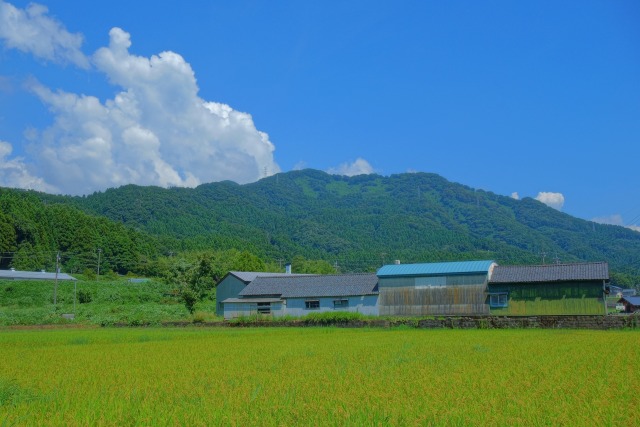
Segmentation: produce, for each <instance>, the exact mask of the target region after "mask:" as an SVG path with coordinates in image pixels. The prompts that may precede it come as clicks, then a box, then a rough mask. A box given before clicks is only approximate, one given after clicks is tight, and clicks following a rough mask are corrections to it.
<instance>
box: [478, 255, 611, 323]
mask: <svg viewBox="0 0 640 427" xmlns="http://www.w3.org/2000/svg"><path fill="white" fill-rule="evenodd" d="M608 283H609V266H608V264H607V263H606V262H588V263H569V264H548V265H518V266H496V267H495V268H494V270H493V274H492V275H491V278H490V280H489V289H488V295H487V304H488V306H489V307H490V312H491V314H493V315H501V316H502V315H505V316H506V315H509V316H529V315H545V314H546V315H553V314H604V313H605V305H604V303H605V290H606V286H607V284H608Z"/></svg>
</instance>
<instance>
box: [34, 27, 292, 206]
mask: <svg viewBox="0 0 640 427" xmlns="http://www.w3.org/2000/svg"><path fill="white" fill-rule="evenodd" d="M109 35H110V43H109V46H108V47H103V48H100V49H98V50H97V51H96V52H95V54H94V55H93V56H92V58H91V59H92V63H93V64H94V66H95V68H96V69H97V70H98V71H100V72H103V73H104V74H105V76H106V77H107V78H108V80H109V81H110V82H111V83H112V84H113V85H114V86H116V87H117V88H118V91H117V93H115V95H114V97H113V98H112V99H108V100H106V101H105V102H101V101H100V100H99V99H98V98H97V97H94V96H90V95H79V94H73V93H68V92H65V91H61V90H59V91H52V90H51V89H49V88H47V87H45V86H43V85H42V84H40V83H38V82H35V81H34V82H31V85H30V88H31V90H32V92H33V93H35V94H36V95H37V96H38V97H39V98H40V99H41V100H42V101H43V102H44V103H45V104H46V105H47V106H48V107H49V109H50V111H51V112H52V113H53V115H54V118H55V120H54V123H53V125H52V126H50V127H49V128H47V129H44V130H43V131H41V132H40V134H39V138H36V139H35V142H33V143H32V145H31V147H30V148H31V152H33V153H37V155H36V157H35V158H34V162H35V164H36V166H37V170H39V171H40V174H41V176H42V178H43V179H44V180H45V181H46V182H48V183H50V184H51V185H53V186H55V187H57V188H59V189H60V190H61V191H62V192H65V193H70V194H86V193H90V192H93V191H96V190H103V189H105V188H108V187H114V186H120V185H124V184H128V183H135V184H140V185H159V186H163V187H167V186H196V185H198V184H200V183H204V182H212V181H221V180H227V179H228V180H233V181H236V182H239V183H246V182H253V181H256V180H258V179H260V178H262V177H264V176H266V175H272V174H274V173H277V172H279V171H280V168H279V166H278V165H277V164H276V163H275V161H274V158H273V152H274V150H275V147H274V145H273V144H272V143H271V142H270V141H269V136H268V135H267V134H266V133H264V132H261V131H259V130H257V129H256V127H255V125H254V123H253V119H252V117H251V115H249V114H247V113H243V112H239V111H236V110H234V109H233V108H231V107H229V106H228V105H225V104H220V103H217V102H209V101H206V100H204V99H202V98H200V97H199V96H198V90H199V89H198V85H197V83H196V78H195V73H194V72H193V70H192V68H191V66H190V65H189V64H188V63H187V62H186V61H185V60H184V59H183V58H182V56H180V55H179V54H177V53H174V52H162V53H160V54H159V55H153V56H151V57H150V58H147V57H142V56H136V55H133V54H131V53H130V52H129V48H130V47H131V39H130V35H129V34H128V33H127V32H125V31H123V30H121V29H119V28H113V29H112V30H111V31H110V33H109Z"/></svg>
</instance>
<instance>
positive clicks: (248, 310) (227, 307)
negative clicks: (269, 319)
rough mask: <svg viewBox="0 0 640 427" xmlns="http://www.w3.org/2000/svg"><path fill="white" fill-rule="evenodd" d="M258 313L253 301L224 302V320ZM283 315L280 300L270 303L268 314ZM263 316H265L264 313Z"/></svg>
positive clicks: (256, 305)
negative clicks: (269, 312)
mask: <svg viewBox="0 0 640 427" xmlns="http://www.w3.org/2000/svg"><path fill="white" fill-rule="evenodd" d="M256 314H258V304H257V303H255V302H253V303H251V302H249V303H237V302H227V303H225V304H224V313H223V315H224V318H225V320H229V319H235V318H237V317H242V316H255V315H256ZM282 315H283V309H282V302H272V303H271V314H270V316H273V317H279V316H282ZM265 316H267V315H266V314H265Z"/></svg>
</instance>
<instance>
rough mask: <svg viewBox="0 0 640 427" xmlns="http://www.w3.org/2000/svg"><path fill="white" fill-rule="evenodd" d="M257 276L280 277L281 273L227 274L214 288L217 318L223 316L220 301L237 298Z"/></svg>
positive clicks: (247, 272) (246, 272)
mask: <svg viewBox="0 0 640 427" xmlns="http://www.w3.org/2000/svg"><path fill="white" fill-rule="evenodd" d="M258 276H282V273H264V272H255V271H230V272H228V273H227V274H226V275H225V276H224V277H223V278H222V280H220V282H218V285H217V286H216V299H217V301H218V304H217V305H216V314H217V315H218V316H223V315H224V308H223V304H222V301H224V300H226V299H228V298H237V297H238V294H240V291H242V290H243V289H244V288H245V287H246V286H247V285H248V284H249V283H251V282H252V281H253V280H254V279H255V278H256V277H258ZM292 276H293V275H292Z"/></svg>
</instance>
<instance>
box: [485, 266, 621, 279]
mask: <svg viewBox="0 0 640 427" xmlns="http://www.w3.org/2000/svg"><path fill="white" fill-rule="evenodd" d="M575 280H609V265H608V264H607V263H606V262H583V263H571V264H548V265H506V266H502V265H499V266H496V267H495V268H494V269H493V274H491V278H490V279H489V283H539V282H563V281H565V282H566V281H575Z"/></svg>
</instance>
